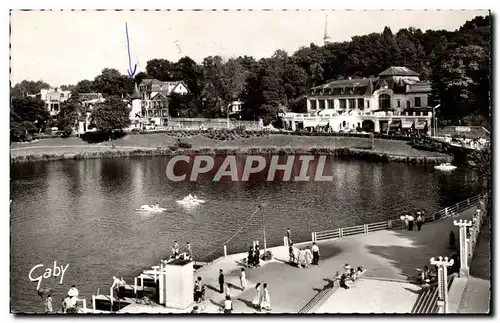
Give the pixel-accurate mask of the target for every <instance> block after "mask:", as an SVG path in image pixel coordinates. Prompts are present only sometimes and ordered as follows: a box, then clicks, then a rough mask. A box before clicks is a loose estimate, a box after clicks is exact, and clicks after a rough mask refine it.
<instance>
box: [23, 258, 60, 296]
mask: <svg viewBox="0 0 500 323" xmlns="http://www.w3.org/2000/svg"><path fill="white" fill-rule="evenodd" d="M68 266H69V264H67V265H66V266H62V265H61V266H58V265H57V261H54V266H53V267H52V268H50V267H47V268H45V270H43V267H44V265H43V264H38V265H36V266H34V267H33V268H31V270H30V273H29V275H28V277H29V279H30V280H31V281H32V282H37V286H36V289H37V290H39V289H40V285H41V284H42V280H43V279H49V278H51V277H59V276H60V277H61V278H60V279H59V284H62V283H63V279H64V273H65V272H66V270H67V269H68Z"/></svg>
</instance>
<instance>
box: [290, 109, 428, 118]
mask: <svg viewBox="0 0 500 323" xmlns="http://www.w3.org/2000/svg"><path fill="white" fill-rule="evenodd" d="M281 116H282V117H285V118H320V119H321V118H332V117H337V116H367V117H432V112H398V111H377V112H363V111H356V110H352V111H339V112H337V113H336V112H334V113H320V114H316V113H291V112H289V113H284V114H281Z"/></svg>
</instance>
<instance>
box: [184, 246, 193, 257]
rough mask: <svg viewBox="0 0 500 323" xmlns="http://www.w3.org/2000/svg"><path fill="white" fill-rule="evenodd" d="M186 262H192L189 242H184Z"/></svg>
mask: <svg viewBox="0 0 500 323" xmlns="http://www.w3.org/2000/svg"><path fill="white" fill-rule="evenodd" d="M186 260H193V254H192V251H191V244H190V243H189V242H186Z"/></svg>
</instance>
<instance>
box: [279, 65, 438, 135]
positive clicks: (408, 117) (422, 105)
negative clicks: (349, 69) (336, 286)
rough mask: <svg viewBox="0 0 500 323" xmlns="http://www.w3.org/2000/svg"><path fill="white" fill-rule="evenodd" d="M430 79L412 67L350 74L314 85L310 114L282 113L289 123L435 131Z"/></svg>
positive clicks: (294, 125)
mask: <svg viewBox="0 0 500 323" xmlns="http://www.w3.org/2000/svg"><path fill="white" fill-rule="evenodd" d="M430 92H431V86H430V84H429V83H425V82H421V81H420V79H419V74H418V73H416V72H414V71H412V70H410V69H408V68H406V67H390V68H388V69H387V70H385V71H383V72H382V73H380V74H379V75H378V77H376V78H375V77H373V78H358V79H351V78H349V79H346V80H337V81H333V82H329V83H327V84H324V85H320V86H317V87H314V88H312V89H311V90H310V93H309V95H308V97H307V113H281V114H280V117H282V118H283V121H284V123H285V126H286V128H288V129H291V130H296V129H311V128H318V127H323V128H328V129H329V130H331V131H351V130H361V129H362V130H363V131H369V132H377V133H388V132H389V131H395V132H417V133H430V129H431V120H432V107H429V105H428V96H429V94H430Z"/></svg>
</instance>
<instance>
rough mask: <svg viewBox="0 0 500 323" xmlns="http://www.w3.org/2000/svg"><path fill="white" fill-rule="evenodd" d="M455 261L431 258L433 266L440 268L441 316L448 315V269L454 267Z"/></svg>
mask: <svg viewBox="0 0 500 323" xmlns="http://www.w3.org/2000/svg"><path fill="white" fill-rule="evenodd" d="M453 263H454V261H453V259H450V260H448V257H445V258H444V259H443V257H439V260H435V259H434V257H432V258H431V265H434V266H437V267H438V293H439V296H438V297H439V298H438V301H437V305H438V308H439V309H438V311H439V313H441V314H446V313H448V267H450V266H453Z"/></svg>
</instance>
